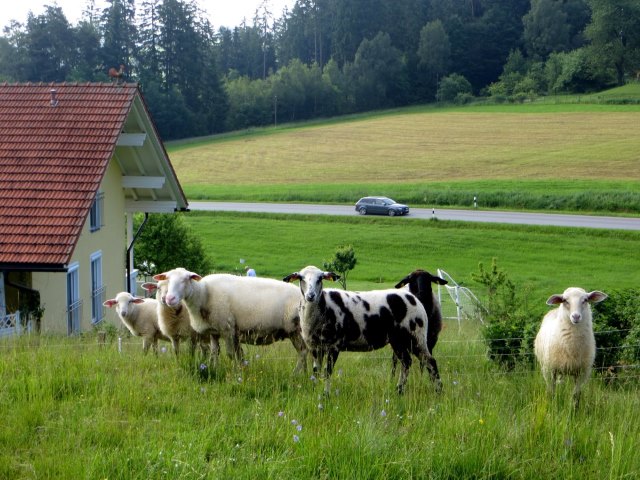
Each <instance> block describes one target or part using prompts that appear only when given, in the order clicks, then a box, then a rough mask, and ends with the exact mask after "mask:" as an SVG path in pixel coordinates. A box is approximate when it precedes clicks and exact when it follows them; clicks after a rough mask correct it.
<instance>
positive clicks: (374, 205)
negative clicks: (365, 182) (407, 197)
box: [356, 197, 409, 217]
mask: <svg viewBox="0 0 640 480" xmlns="http://www.w3.org/2000/svg"><path fill="white" fill-rule="evenodd" d="M356 212H358V213H359V214H360V215H367V214H375V215H389V216H390V217H395V216H396V215H407V214H408V213H409V207H407V206H406V205H402V204H401V203H396V201H395V200H392V199H390V198H387V197H363V198H361V199H360V200H358V202H357V203H356Z"/></svg>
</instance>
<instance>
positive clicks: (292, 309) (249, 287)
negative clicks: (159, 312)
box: [153, 268, 307, 372]
mask: <svg viewBox="0 0 640 480" xmlns="http://www.w3.org/2000/svg"><path fill="white" fill-rule="evenodd" d="M153 278H154V280H156V281H163V280H166V281H168V286H167V293H166V295H165V296H164V303H165V304H167V305H169V306H175V305H178V304H179V303H180V302H181V301H184V303H185V305H186V307H187V309H188V310H189V316H190V321H191V326H192V327H193V328H194V330H196V331H198V332H201V333H206V332H212V333H213V334H214V335H218V336H220V337H222V338H224V340H225V344H226V346H227V353H228V354H229V355H233V356H234V357H235V358H236V359H237V360H238V361H240V360H241V359H242V349H241V348H240V343H246V344H252V345H268V344H271V343H273V342H275V341H278V340H283V339H285V338H288V339H289V340H291V343H292V344H293V346H294V347H295V349H296V351H297V352H298V362H297V365H296V369H295V371H296V372H299V371H302V370H306V357H307V347H306V345H305V343H304V341H303V340H302V335H301V332H300V316H299V311H298V307H299V305H300V292H299V291H298V289H297V288H295V287H294V286H293V285H287V284H284V283H282V282H279V281H277V280H273V279H269V278H261V277H240V276H237V275H230V274H224V273H218V274H211V275H207V276H205V277H201V276H200V275H198V274H197V273H193V272H189V271H188V270H185V269H184V268H175V269H173V270H170V271H168V272H164V273H161V274H158V275H155V276H154V277H153Z"/></svg>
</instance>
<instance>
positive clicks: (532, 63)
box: [0, 0, 640, 140]
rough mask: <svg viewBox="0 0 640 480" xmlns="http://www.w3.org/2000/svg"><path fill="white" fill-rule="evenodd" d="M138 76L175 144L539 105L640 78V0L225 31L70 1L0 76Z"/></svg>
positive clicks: (383, 11)
mask: <svg viewBox="0 0 640 480" xmlns="http://www.w3.org/2000/svg"><path fill="white" fill-rule="evenodd" d="M121 65H122V66H123V67H122V69H123V72H124V74H123V77H124V81H127V82H138V83H139V85H140V88H141V89H142V91H143V93H144V96H145V100H146V102H147V104H148V107H149V110H150V111H151V114H152V116H153V118H154V120H155V123H156V126H157V128H158V131H159V132H160V135H161V136H162V138H163V139H165V140H171V139H178V138H187V137H196V136H205V135H211V134H216V133H221V132H227V131H233V130H239V129H246V128H251V127H256V126H266V125H276V126H277V125H278V124H280V123H287V122H293V121H299V120H307V119H314V118H327V117H334V116H339V115H345V114H352V113H357V112H365V111H371V110H378V109H386V108H394V107H400V106H407V105H416V104H429V103H434V102H448V103H457V104H462V103H468V102H472V101H476V100H478V99H486V100H488V101H494V102H524V101H530V100H533V99H535V98H536V97H539V96H546V95H558V94H564V93H581V92H593V91H597V90H600V89H603V88H607V87H611V86H615V85H622V84H624V83H626V82H629V81H640V2H638V1H637V0H296V2H295V4H294V5H293V7H292V8H291V10H288V9H285V10H284V11H282V12H272V11H271V7H270V4H269V1H268V0H263V2H262V3H261V4H259V6H258V7H257V8H256V11H255V15H254V17H253V19H251V20H250V21H245V22H244V23H243V24H241V25H238V26H235V27H233V28H227V27H220V28H217V29H216V27H215V25H214V23H212V20H210V19H209V18H208V17H207V15H206V12H204V11H203V10H202V8H201V7H200V5H199V3H198V1H197V0H108V1H107V4H106V7H105V8H104V9H98V8H96V7H95V3H94V2H93V0H87V4H86V8H85V10H84V11H83V15H82V17H81V19H80V20H79V21H78V23H77V24H75V25H72V24H70V23H69V21H68V20H67V18H66V17H65V15H64V13H63V11H62V9H61V8H60V7H58V6H57V4H56V3H55V2H53V1H52V2H51V4H50V5H47V6H45V8H44V12H43V13H42V14H40V15H34V14H29V16H28V18H26V19H22V20H20V19H14V20H12V21H11V22H10V24H9V25H5V26H3V30H2V35H1V36H0V82H9V83H13V82H46V83H49V82H108V81H112V80H111V79H110V77H109V75H108V71H109V69H110V68H115V69H119V68H120V66H121Z"/></svg>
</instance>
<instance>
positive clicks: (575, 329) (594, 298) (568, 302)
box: [535, 287, 607, 406]
mask: <svg viewBox="0 0 640 480" xmlns="http://www.w3.org/2000/svg"><path fill="white" fill-rule="evenodd" d="M605 298H607V295H606V294H605V293H602V292H599V291H597V290H596V291H593V292H589V293H587V292H586V291H585V290H583V289H582V288H577V287H570V288H567V289H566V290H565V291H564V293H563V294H562V295H551V296H550V297H549V299H548V300H547V305H559V306H558V307H557V308H554V309H553V310H551V311H549V312H547V314H546V315H545V316H544V318H543V319H542V324H541V325H540V331H539V332H538V335H537V336H536V339H535V355H536V358H537V359H538V363H539V364H540V368H541V370H542V376H543V377H544V380H545V382H546V384H547V388H548V390H549V391H550V392H551V393H552V394H553V393H554V391H555V385H556V383H557V381H558V380H559V379H560V376H562V375H566V376H571V377H573V378H574V380H575V387H574V389H573V401H574V405H575V406H578V403H579V401H580V389H581V388H582V385H583V384H584V383H585V382H586V381H587V380H588V379H589V376H590V374H591V367H592V365H593V362H594V360H595V357H596V342H595V337H594V335H593V325H592V315H591V305H590V304H591V303H598V302H601V301H603V300H604V299H605Z"/></svg>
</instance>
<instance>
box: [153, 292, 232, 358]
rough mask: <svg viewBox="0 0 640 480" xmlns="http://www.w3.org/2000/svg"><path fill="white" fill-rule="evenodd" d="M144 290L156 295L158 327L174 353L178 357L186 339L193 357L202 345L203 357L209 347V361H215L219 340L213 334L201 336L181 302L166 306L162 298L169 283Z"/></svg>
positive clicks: (218, 349)
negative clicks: (197, 347)
mask: <svg viewBox="0 0 640 480" xmlns="http://www.w3.org/2000/svg"><path fill="white" fill-rule="evenodd" d="M142 288H143V289H145V290H146V291H147V292H149V293H151V294H153V293H155V296H156V301H157V311H158V327H159V328H160V331H161V332H162V334H163V335H164V336H165V337H167V338H169V340H170V341H171V345H172V346H173V351H174V353H175V354H176V357H177V356H178V352H179V349H180V341H181V340H184V339H189V340H190V346H191V349H190V352H191V356H193V355H194V353H195V348H196V345H198V344H199V345H200V347H201V349H202V353H203V355H207V352H206V347H207V345H208V347H209V360H210V361H211V362H213V361H215V359H216V358H217V356H218V352H219V351H220V345H219V342H218V338H217V337H216V336H215V335H211V334H201V333H198V332H196V331H195V330H194V329H193V328H192V327H191V322H190V319H189V311H188V310H187V307H186V306H185V305H184V304H183V303H182V302H181V303H179V304H178V305H177V306H175V307H170V306H169V305H166V304H165V303H164V302H163V301H162V298H163V297H164V296H165V295H166V292H167V288H168V282H167V281H166V280H165V281H161V282H158V283H152V282H147V283H143V284H142Z"/></svg>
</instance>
